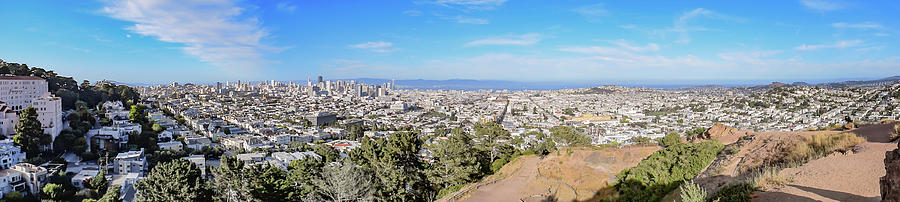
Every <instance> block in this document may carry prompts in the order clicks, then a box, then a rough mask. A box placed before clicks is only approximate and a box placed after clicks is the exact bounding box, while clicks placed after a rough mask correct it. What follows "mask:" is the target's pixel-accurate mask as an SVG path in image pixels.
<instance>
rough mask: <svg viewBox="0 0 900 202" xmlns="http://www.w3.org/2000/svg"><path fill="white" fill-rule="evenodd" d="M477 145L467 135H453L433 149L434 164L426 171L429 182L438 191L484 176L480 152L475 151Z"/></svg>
mask: <svg viewBox="0 0 900 202" xmlns="http://www.w3.org/2000/svg"><path fill="white" fill-rule="evenodd" d="M474 146H475V144H474V143H473V142H472V137H471V136H470V135H468V134H466V133H462V134H453V135H451V136H449V137H447V139H446V140H443V141H440V142H439V143H438V145H437V147H435V148H433V149H432V152H434V153H433V155H432V156H433V157H434V160H435V161H434V163H432V164H431V166H430V167H429V168H428V169H427V170H426V171H425V173H426V175H427V176H428V181H430V182H431V183H433V184H434V185H436V186H437V188H438V189H441V188H444V187H450V186H454V185H461V184H466V183H469V182H473V181H475V180H477V179H480V178H481V176H483V174H484V173H483V172H482V166H483V165H481V163H480V162H479V160H478V158H479V156H483V155H481V154H479V153H480V151H477V150H476V151H473V149H472V148H473V147H474Z"/></svg>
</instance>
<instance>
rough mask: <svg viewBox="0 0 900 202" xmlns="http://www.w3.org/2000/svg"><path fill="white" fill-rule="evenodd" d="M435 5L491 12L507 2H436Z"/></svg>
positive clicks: (482, 0)
mask: <svg viewBox="0 0 900 202" xmlns="http://www.w3.org/2000/svg"><path fill="white" fill-rule="evenodd" d="M433 3H434V4H437V5H441V6H446V7H453V8H463V9H472V10H491V9H494V8H497V7H500V6H502V5H503V3H506V0H436V1H434V2H433Z"/></svg>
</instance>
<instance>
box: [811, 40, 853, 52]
mask: <svg viewBox="0 0 900 202" xmlns="http://www.w3.org/2000/svg"><path fill="white" fill-rule="evenodd" d="M862 43H863V41H862V40H847V41H838V42H835V43H833V44H817V45H806V44H803V45H800V46H797V47H795V48H794V49H796V50H801V51H811V50H819V49H828V48H848V47H855V46H859V45H861V44H862Z"/></svg>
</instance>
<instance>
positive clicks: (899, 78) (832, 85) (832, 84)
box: [750, 76, 900, 90]
mask: <svg viewBox="0 0 900 202" xmlns="http://www.w3.org/2000/svg"><path fill="white" fill-rule="evenodd" d="M898 81H900V76H892V77H887V78H882V79H876V80H865V81H840V82H830V83H819V84H815V85H811V84H809V83H806V82H794V83H791V84H785V83H781V82H772V83H771V84H768V85H758V86H753V87H750V89H752V90H765V89H772V88H778V87H791V86H818V87H823V88H843V87H861V86H879V85H885V84H891V83H896V82H898Z"/></svg>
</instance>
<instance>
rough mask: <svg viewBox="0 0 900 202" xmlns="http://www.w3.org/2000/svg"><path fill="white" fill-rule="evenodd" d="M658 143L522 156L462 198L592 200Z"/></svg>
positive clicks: (480, 199)
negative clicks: (506, 172) (510, 169)
mask: <svg viewBox="0 0 900 202" xmlns="http://www.w3.org/2000/svg"><path fill="white" fill-rule="evenodd" d="M658 149H659V147H657V146H643V147H641V146H634V147H625V148H608V149H603V150H600V151H597V150H593V149H572V150H571V152H569V151H567V150H566V149H563V150H560V151H559V153H556V152H554V153H551V154H549V155H547V156H546V157H544V158H543V159H539V158H537V157H529V158H528V159H523V161H522V164H521V168H520V169H519V170H518V171H517V172H514V173H512V175H510V176H509V177H507V178H506V179H503V180H501V181H500V182H497V183H494V184H491V185H487V186H483V187H481V188H479V189H477V190H475V191H473V192H471V194H470V195H469V197H468V198H466V199H464V201H473V202H475V201H477V202H481V201H546V200H547V199H548V198H549V199H555V200H558V201H572V200H578V201H591V200H596V198H594V197H595V195H596V193H597V192H598V191H600V190H601V189H604V188H607V187H608V186H609V185H610V184H611V183H612V182H614V181H615V174H616V173H618V172H619V171H621V170H622V169H625V168H630V167H634V166H635V165H637V163H639V162H640V161H641V160H642V159H644V158H646V157H647V156H649V155H650V154H652V153H653V152H654V151H656V150H658Z"/></svg>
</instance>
